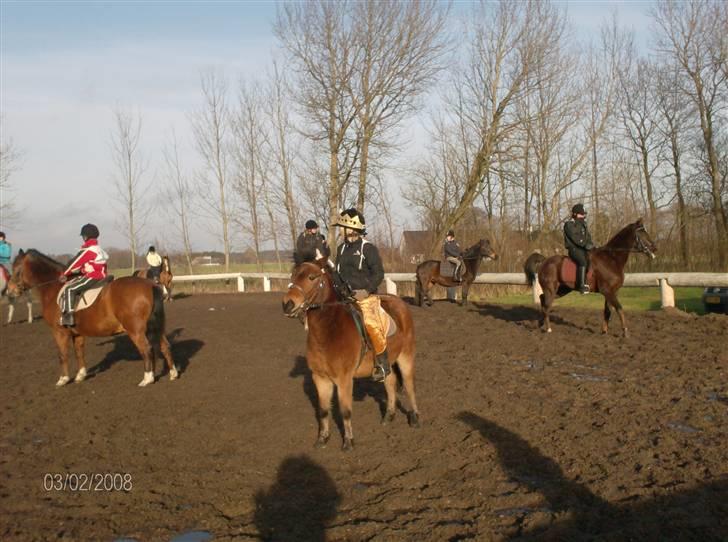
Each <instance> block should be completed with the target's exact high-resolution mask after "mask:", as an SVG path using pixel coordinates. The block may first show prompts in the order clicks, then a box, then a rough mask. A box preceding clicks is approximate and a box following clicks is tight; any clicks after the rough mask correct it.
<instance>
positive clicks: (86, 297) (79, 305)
mask: <svg viewBox="0 0 728 542" xmlns="http://www.w3.org/2000/svg"><path fill="white" fill-rule="evenodd" d="M113 280H114V275H107V276H106V277H105V278H104V279H103V280H102V281H101V282H99V283H97V284H96V286H94V287H93V288H90V289H88V290H84V291H83V292H81V295H79V296H78V298H77V300H76V306H75V307H74V309H73V310H74V311H75V312H78V311H80V310H83V309H87V308H89V307H90V306H91V305H93V304H94V301H96V298H98V297H99V294H100V293H101V290H103V289H104V288H106V287H107V286H108V285H109V283H110V282H111V281H113ZM68 284H69V283H66V284H64V285H63V287H62V288H61V291H60V292H58V296H57V297H56V303H58V305H60V304H61V299H63V294H64V292H65V291H66V288H68Z"/></svg>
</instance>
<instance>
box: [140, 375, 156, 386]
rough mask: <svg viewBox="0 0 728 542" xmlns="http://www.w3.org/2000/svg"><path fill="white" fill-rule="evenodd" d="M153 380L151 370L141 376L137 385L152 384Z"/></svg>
mask: <svg viewBox="0 0 728 542" xmlns="http://www.w3.org/2000/svg"><path fill="white" fill-rule="evenodd" d="M153 382H154V373H153V372H152V371H149V372H148V373H144V378H142V381H141V382H139V387H140V388H143V387H144V386H147V385H149V384H152V383H153Z"/></svg>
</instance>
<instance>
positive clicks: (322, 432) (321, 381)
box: [313, 373, 334, 448]
mask: <svg viewBox="0 0 728 542" xmlns="http://www.w3.org/2000/svg"><path fill="white" fill-rule="evenodd" d="M313 383H314V384H315V386H316V394H317V395H318V400H319V411H318V422H319V433H318V438H317V439H316V444H314V446H315V447H316V448H323V447H324V446H326V443H327V442H328V441H329V437H330V436H331V433H330V430H329V425H330V423H329V422H330V419H331V398H332V397H333V395H334V383H333V382H332V381H331V379H330V378H328V377H325V376H321V375H317V374H316V373H313Z"/></svg>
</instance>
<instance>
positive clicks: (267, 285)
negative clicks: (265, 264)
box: [263, 276, 270, 292]
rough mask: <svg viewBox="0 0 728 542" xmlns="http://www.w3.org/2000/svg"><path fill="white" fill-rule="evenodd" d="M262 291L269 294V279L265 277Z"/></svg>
mask: <svg viewBox="0 0 728 542" xmlns="http://www.w3.org/2000/svg"><path fill="white" fill-rule="evenodd" d="M263 291H264V292H270V279H269V278H268V277H267V276H263Z"/></svg>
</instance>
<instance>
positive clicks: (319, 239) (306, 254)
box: [293, 232, 330, 265]
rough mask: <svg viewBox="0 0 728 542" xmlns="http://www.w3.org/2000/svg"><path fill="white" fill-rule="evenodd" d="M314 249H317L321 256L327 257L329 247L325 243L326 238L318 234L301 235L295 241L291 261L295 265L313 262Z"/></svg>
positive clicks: (304, 233) (314, 256)
mask: <svg viewBox="0 0 728 542" xmlns="http://www.w3.org/2000/svg"><path fill="white" fill-rule="evenodd" d="M316 249H319V251H320V252H321V255H322V256H328V255H329V253H330V251H329V245H328V244H327V243H326V238H325V237H324V236H323V235H321V234H320V233H315V234H310V233H306V232H303V233H301V235H299V236H298V239H297V240H296V252H294V253H293V261H294V262H295V263H296V265H298V264H300V263H303V262H313V261H315V260H316Z"/></svg>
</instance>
